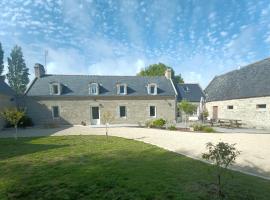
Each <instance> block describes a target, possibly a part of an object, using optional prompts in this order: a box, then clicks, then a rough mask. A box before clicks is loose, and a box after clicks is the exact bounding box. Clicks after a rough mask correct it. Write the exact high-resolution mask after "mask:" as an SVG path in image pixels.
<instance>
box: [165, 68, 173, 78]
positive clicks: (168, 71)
mask: <svg viewBox="0 0 270 200" xmlns="http://www.w3.org/2000/svg"><path fill="white" fill-rule="evenodd" d="M165 77H166V78H167V79H172V69H170V68H167V69H166V71H165Z"/></svg>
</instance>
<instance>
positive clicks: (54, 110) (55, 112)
mask: <svg viewBox="0 0 270 200" xmlns="http://www.w3.org/2000/svg"><path fill="white" fill-rule="evenodd" d="M52 116H53V118H54V119H55V118H59V116H60V115H59V107H58V106H52Z"/></svg>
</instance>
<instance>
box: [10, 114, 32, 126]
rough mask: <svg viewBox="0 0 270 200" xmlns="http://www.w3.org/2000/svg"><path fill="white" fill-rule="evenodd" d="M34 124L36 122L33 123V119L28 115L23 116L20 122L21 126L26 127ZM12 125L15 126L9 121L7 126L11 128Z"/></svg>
mask: <svg viewBox="0 0 270 200" xmlns="http://www.w3.org/2000/svg"><path fill="white" fill-rule="evenodd" d="M33 125H34V124H33V121H32V119H31V118H30V117H28V116H26V115H24V116H22V118H21V119H20V120H19V123H18V127H19V128H26V127H30V126H33ZM11 127H13V125H11V124H10V123H9V122H7V124H6V128H11Z"/></svg>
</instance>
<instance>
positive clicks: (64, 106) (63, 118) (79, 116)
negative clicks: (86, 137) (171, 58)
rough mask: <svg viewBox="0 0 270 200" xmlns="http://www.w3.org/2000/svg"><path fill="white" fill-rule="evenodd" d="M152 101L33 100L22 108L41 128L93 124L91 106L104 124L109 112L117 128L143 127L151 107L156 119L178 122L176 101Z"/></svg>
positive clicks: (23, 104) (168, 98) (25, 99)
mask: <svg viewBox="0 0 270 200" xmlns="http://www.w3.org/2000/svg"><path fill="white" fill-rule="evenodd" d="M160 98H161V99H157V97H153V98H138V97H132V98H131V97H130V98H128V97H127V98H124V97H123V98H118V99H113V98H106V99H104V98H103V99H98V98H96V99H93V98H91V97H89V98H88V97H84V98H61V97H56V98H55V97H52V98H34V97H32V98H30V97H25V98H24V99H22V100H21V101H20V102H21V104H22V105H21V106H24V107H25V108H26V111H27V114H28V115H29V116H30V117H31V118H32V120H33V122H34V124H35V125H41V124H46V123H51V122H53V123H54V122H57V123H61V124H73V125H76V124H81V122H82V121H83V122H85V123H86V124H87V125H88V124H90V123H91V109H90V108H91V106H98V107H99V108H100V116H101V124H104V121H103V119H102V114H103V113H104V112H105V111H109V112H110V113H111V114H112V115H113V116H114V120H113V122H112V123H114V124H139V123H141V124H143V123H145V122H146V121H147V120H149V119H152V118H151V117H150V116H149V106H150V105H154V106H156V114H157V116H156V118H164V119H166V120H168V121H169V122H171V123H172V122H175V118H176V101H175V99H174V98H173V97H160ZM52 106H59V109H60V110H59V111H60V118H59V119H53V117H52V111H51V109H52ZM119 106H126V108H127V116H126V117H125V118H120V114H119Z"/></svg>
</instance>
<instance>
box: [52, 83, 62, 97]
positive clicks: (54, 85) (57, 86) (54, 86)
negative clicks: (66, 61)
mask: <svg viewBox="0 0 270 200" xmlns="http://www.w3.org/2000/svg"><path fill="white" fill-rule="evenodd" d="M50 87H51V88H50V90H51V94H52V95H60V94H61V88H60V83H52V84H51V85H50Z"/></svg>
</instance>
